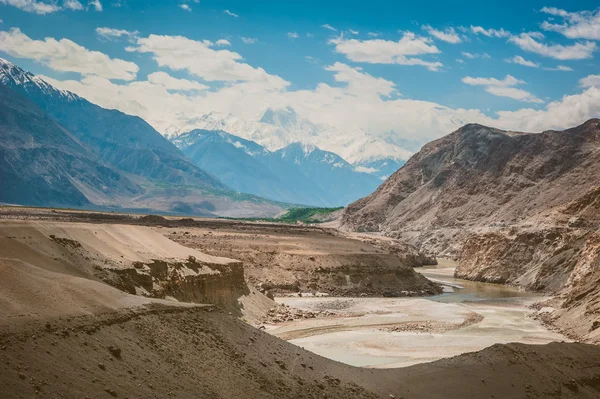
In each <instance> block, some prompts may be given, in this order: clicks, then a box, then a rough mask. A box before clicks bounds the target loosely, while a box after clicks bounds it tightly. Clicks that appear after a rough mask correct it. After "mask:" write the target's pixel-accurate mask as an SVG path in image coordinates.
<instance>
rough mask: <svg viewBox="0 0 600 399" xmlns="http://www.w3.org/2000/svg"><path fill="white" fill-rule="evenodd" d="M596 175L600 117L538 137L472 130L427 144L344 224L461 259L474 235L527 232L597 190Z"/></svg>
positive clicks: (599, 171) (480, 128) (599, 169)
mask: <svg viewBox="0 0 600 399" xmlns="http://www.w3.org/2000/svg"><path fill="white" fill-rule="evenodd" d="M598 176H600V120H598V119H591V120H589V121H588V122H586V123H584V124H583V125H581V126H578V127H575V128H573V129H568V130H566V131H563V132H559V131H546V132H543V133H539V134H532V133H516V132H506V131H502V130H498V129H493V128H489V127H485V126H481V125H477V124H470V125H466V126H464V127H462V128H461V129H459V130H457V131H456V132H454V133H452V134H450V135H448V136H445V137H443V138H441V139H439V140H436V141H433V142H431V143H429V144H427V145H425V146H424V147H423V149H422V150H421V151H420V152H419V153H417V154H416V155H414V156H413V157H412V158H411V159H410V160H409V161H408V162H407V163H406V165H404V167H402V168H401V169H400V170H398V171H397V172H396V173H395V174H394V175H392V176H391V177H390V178H389V179H388V180H387V181H386V182H385V183H383V184H382V185H381V186H380V187H379V188H378V189H377V190H376V191H375V192H374V193H373V194H371V195H370V196H368V197H365V198H363V199H361V200H359V201H356V202H354V203H353V204H350V205H349V206H348V207H347V208H346V211H345V212H344V214H343V216H342V219H341V223H342V228H345V229H348V230H354V231H379V232H383V233H385V234H386V235H390V236H395V237H399V238H402V239H404V240H406V241H408V242H410V243H412V244H415V245H417V247H419V248H421V249H425V250H428V251H431V252H436V253H441V254H446V255H451V256H456V255H457V254H458V251H459V250H460V248H461V243H462V241H463V240H464V239H466V238H467V236H468V233H470V232H472V231H474V230H476V229H481V228H488V229H490V230H494V229H498V228H502V227H505V226H514V225H517V226H522V225H523V224H524V222H525V221H526V220H527V219H530V218H532V217H534V216H537V215H544V214H545V213H548V212H549V211H550V210H552V209H554V208H556V207H557V206H561V205H564V204H566V203H568V202H570V201H571V200H573V193H585V192H587V191H588V190H591V189H593V188H596V187H597V186H598V185H599V180H598ZM573 222H575V223H576V221H573Z"/></svg>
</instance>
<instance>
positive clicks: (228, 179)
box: [171, 129, 381, 207]
mask: <svg viewBox="0 0 600 399" xmlns="http://www.w3.org/2000/svg"><path fill="white" fill-rule="evenodd" d="M171 141H172V142H173V143H174V144H175V145H176V146H177V147H178V148H179V149H180V150H181V151H182V152H183V153H184V154H185V155H186V156H187V157H188V158H189V159H191V160H192V161H194V162H195V163H196V165H198V166H199V167H200V168H202V169H203V170H206V171H208V172H210V173H212V174H213V175H215V176H219V178H220V179H221V181H222V182H223V183H225V184H226V185H227V186H229V187H232V188H233V189H235V190H238V191H240V192H245V193H250V194H255V195H259V196H263V197H266V198H270V199H273V200H278V201H284V202H291V203H299V204H308V205H311V206H325V207H335V206H343V205H346V204H348V203H350V202H352V201H353V200H355V199H356V198H360V197H362V196H365V195H367V194H369V193H371V192H372V191H373V190H375V188H377V186H378V185H379V184H380V183H381V181H380V180H379V178H378V177H377V176H375V175H374V174H370V173H364V172H361V171H357V170H356V167H355V166H353V165H350V164H349V163H348V162H346V161H345V160H344V159H342V158H341V157H340V156H339V155H337V154H334V153H332V152H328V151H323V150H321V149H319V148H318V147H316V146H315V145H313V144H306V143H304V144H303V143H299V142H295V143H291V144H289V145H287V146H285V147H283V148H281V149H279V150H276V151H270V150H268V149H267V148H265V147H263V146H261V145H259V144H258V143H256V142H254V141H251V140H246V139H243V138H241V137H237V136H234V135H231V134H229V133H226V132H224V131H219V130H202V129H196V130H193V131H191V132H187V133H183V134H181V135H179V136H175V137H174V138H172V139H171Z"/></svg>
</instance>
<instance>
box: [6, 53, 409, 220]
mask: <svg viewBox="0 0 600 399" xmlns="http://www.w3.org/2000/svg"><path fill="white" fill-rule="evenodd" d="M0 87H2V116H3V120H2V121H1V123H2V125H1V126H0V127H1V129H2V137H3V140H2V143H1V144H0V147H1V151H2V157H3V158H2V164H1V165H2V176H1V177H2V180H3V182H5V183H4V184H9V183H10V188H11V189H10V190H3V191H4V192H3V194H2V195H1V196H0V201H1V202H3V203H14V204H25V205H51V206H69V207H95V208H101V209H109V210H111V209H115V210H132V211H156V212H166V213H182V214H196V215H206V216H219V215H222V216H272V215H276V214H278V213H280V212H281V211H282V210H283V209H284V208H286V207H289V206H291V205H286V204H300V205H308V206H321V207H337V206H343V205H346V204H348V203H350V202H352V201H354V200H356V199H357V198H360V197H362V196H365V195H367V194H369V193H370V192H372V191H373V190H374V189H375V188H377V186H378V185H379V184H381V181H382V179H385V177H386V176H387V175H389V174H391V173H392V172H393V171H395V170H396V169H397V168H398V167H399V166H400V165H401V164H402V163H403V162H404V161H403V159H404V158H406V155H408V154H409V153H408V152H407V151H404V150H402V149H400V148H399V147H396V146H393V145H386V144H382V142H380V141H378V139H375V138H368V139H364V140H362V141H357V140H354V141H352V140H349V141H348V142H345V139H344V136H343V135H342V136H339V137H336V140H338V141H339V142H340V143H343V145H341V147H343V148H346V150H347V152H346V158H348V159H351V160H353V161H354V163H353V164H352V163H350V162H348V161H347V160H346V159H344V157H342V156H340V155H338V154H336V153H333V152H331V151H327V150H324V149H321V148H320V147H318V146H317V145H315V144H314V143H311V142H310V140H308V138H311V137H312V138H318V139H319V140H321V141H323V140H325V138H326V136H327V135H324V134H322V133H323V131H324V129H326V128H324V127H323V126H317V125H314V124H312V123H311V122H309V121H307V120H304V119H302V118H299V117H298V116H297V115H296V113H295V111H294V110H293V109H291V108H286V109H282V110H272V109H269V110H267V111H266V112H265V113H264V114H263V115H262V117H261V119H260V120H259V121H258V122H257V123H254V124H252V123H242V122H241V121H239V120H237V122H236V121H235V120H234V118H233V117H229V118H225V119H221V120H217V119H216V116H215V115H216V114H209V115H204V116H203V117H200V118H198V120H197V121H196V122H194V123H195V124H200V125H205V126H207V128H208V129H194V130H192V131H190V132H185V133H181V132H179V134H178V135H174V136H173V137H172V138H171V141H170V140H168V139H167V138H166V137H164V136H163V135H161V134H160V133H159V132H157V131H156V130H155V129H154V128H153V127H152V126H151V125H150V124H148V123H147V122H146V121H144V120H143V119H141V118H139V117H136V116H130V115H127V114H124V113H122V112H120V111H117V110H110V109H105V108H102V107H99V106H97V105H95V104H92V103H90V102H89V101H87V100H86V99H84V98H82V97H79V96H78V95H76V94H73V93H71V92H68V91H65V90H59V89H56V88H55V87H53V86H52V85H50V84H48V83H47V82H45V81H44V80H43V79H41V78H39V77H37V76H34V75H32V74H31V73H29V72H26V71H24V70H22V69H21V68H19V67H18V66H16V65H14V64H12V63H10V62H8V61H6V60H2V59H0ZM234 122H235V123H234ZM219 127H226V128H227V129H229V130H233V131H238V132H241V133H243V134H244V135H247V136H248V135H249V136H251V137H252V138H256V139H259V140H260V141H261V142H255V141H253V140H250V139H245V138H242V137H238V136H236V135H233V134H231V132H230V131H228V132H226V131H224V130H222V129H217V128H219ZM299 132H302V133H301V134H299ZM297 133H298V134H299V137H298V140H295V141H290V140H291V139H292V138H293V137H294V135H296V134H297ZM328 140H329V139H328ZM288 141H289V142H288ZM264 142H268V144H269V146H265V145H263V144H262V143H264ZM323 142H324V143H326V144H329V145H331V143H332V141H331V140H329V141H327V140H325V141H323ZM344 146H345V147H344ZM386 151H387V152H386ZM42 153H43V154H42ZM7 187H8V186H7Z"/></svg>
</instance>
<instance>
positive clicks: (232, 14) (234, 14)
mask: <svg viewBox="0 0 600 399" xmlns="http://www.w3.org/2000/svg"><path fill="white" fill-rule="evenodd" d="M223 12H224V13H225V14H227V15H230V16H232V17H233V18H237V17H239V15H237V14H236V13H233V12H231V11H229V10H225V11H223Z"/></svg>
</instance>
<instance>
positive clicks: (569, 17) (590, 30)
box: [541, 7, 600, 40]
mask: <svg viewBox="0 0 600 399" xmlns="http://www.w3.org/2000/svg"><path fill="white" fill-rule="evenodd" d="M541 12H543V13H546V14H550V15H553V16H557V17H560V18H562V19H563V20H564V22H563V23H562V24H556V23H554V22H553V21H544V22H543V23H542V29H544V30H549V31H555V32H560V33H561V34H563V35H564V36H565V37H568V38H569V39H589V40H600V9H597V10H596V11H580V12H568V11H565V10H561V9H558V8H555V7H544V8H542V9H541Z"/></svg>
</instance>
